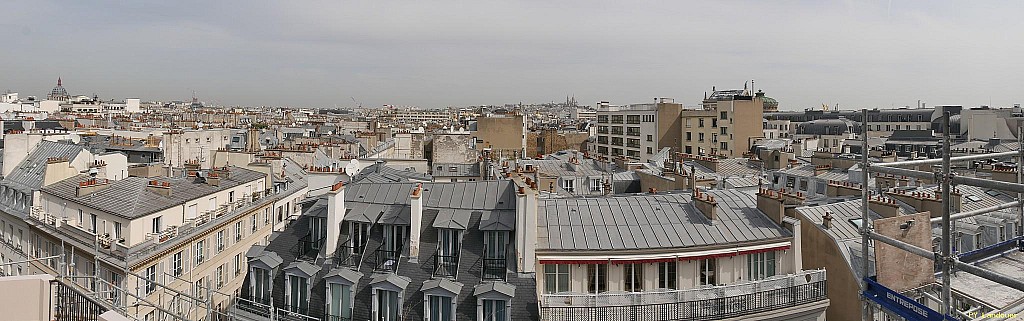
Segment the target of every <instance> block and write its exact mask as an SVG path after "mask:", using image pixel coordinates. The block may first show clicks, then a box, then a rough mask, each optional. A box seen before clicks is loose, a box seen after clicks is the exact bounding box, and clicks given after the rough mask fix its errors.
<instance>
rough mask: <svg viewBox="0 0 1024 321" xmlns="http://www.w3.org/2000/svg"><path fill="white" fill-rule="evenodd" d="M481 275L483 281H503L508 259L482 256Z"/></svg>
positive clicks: (506, 271)
mask: <svg viewBox="0 0 1024 321" xmlns="http://www.w3.org/2000/svg"><path fill="white" fill-rule="evenodd" d="M483 262H484V266H483V273H482V274H483V275H481V276H480V278H481V279H483V280H484V281H505V277H506V275H507V274H508V260H507V259H506V258H484V259H483Z"/></svg>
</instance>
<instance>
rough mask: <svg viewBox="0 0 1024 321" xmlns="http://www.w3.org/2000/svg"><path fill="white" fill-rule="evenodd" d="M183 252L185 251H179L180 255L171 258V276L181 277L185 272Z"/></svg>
mask: <svg viewBox="0 0 1024 321" xmlns="http://www.w3.org/2000/svg"><path fill="white" fill-rule="evenodd" d="M182 252H184V251H178V253H174V255H173V256H171V274H172V275H174V276H176V277H178V276H181V273H182V272H183V271H184V269H183V267H182V260H181V255H182Z"/></svg>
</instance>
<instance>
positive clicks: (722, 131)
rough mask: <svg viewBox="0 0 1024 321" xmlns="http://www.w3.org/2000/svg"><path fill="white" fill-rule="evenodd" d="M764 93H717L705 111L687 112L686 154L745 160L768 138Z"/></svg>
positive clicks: (705, 103)
mask: <svg viewBox="0 0 1024 321" xmlns="http://www.w3.org/2000/svg"><path fill="white" fill-rule="evenodd" d="M763 105H764V93H763V92H758V93H757V94H756V95H753V96H751V95H750V93H749V92H748V91H746V90H720V91H714V92H713V93H712V94H711V96H709V97H708V98H706V99H704V101H703V103H702V107H703V108H702V109H686V110H683V111H682V112H681V113H680V116H681V117H682V122H683V126H682V138H683V139H682V140H681V141H680V143H681V144H682V150H681V151H682V152H683V153H686V154H693V155H705V156H721V157H728V158H735V157H743V156H744V153H746V152H748V151H750V147H751V146H752V145H753V144H754V141H755V139H757V138H761V137H763V136H764V131H763V127H764V125H763V124H762V118H763V117H762V115H763V113H764V106H763Z"/></svg>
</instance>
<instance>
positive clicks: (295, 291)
mask: <svg viewBox="0 0 1024 321" xmlns="http://www.w3.org/2000/svg"><path fill="white" fill-rule="evenodd" d="M285 286H286V289H285V290H286V291H287V292H286V293H287V294H288V301H287V302H288V311H292V312H299V313H305V312H306V311H307V310H308V309H309V279H307V278H304V277H302V276H298V275H288V282H287V283H286V284H285Z"/></svg>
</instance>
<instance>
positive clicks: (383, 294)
mask: <svg viewBox="0 0 1024 321" xmlns="http://www.w3.org/2000/svg"><path fill="white" fill-rule="evenodd" d="M376 303H377V321H398V308H399V305H398V292H395V291H388V290H384V289H377V302H376Z"/></svg>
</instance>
